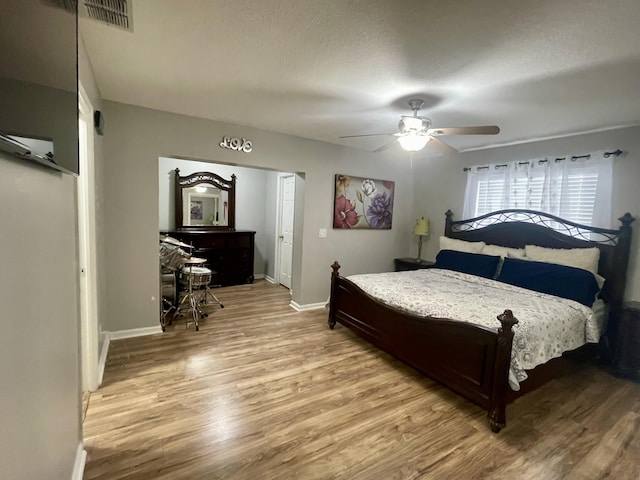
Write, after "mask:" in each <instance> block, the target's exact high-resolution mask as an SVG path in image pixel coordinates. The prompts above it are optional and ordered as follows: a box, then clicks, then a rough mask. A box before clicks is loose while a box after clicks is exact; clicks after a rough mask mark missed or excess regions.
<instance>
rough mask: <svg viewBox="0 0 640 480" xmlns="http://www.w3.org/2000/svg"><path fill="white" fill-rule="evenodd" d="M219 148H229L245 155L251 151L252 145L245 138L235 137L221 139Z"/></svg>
mask: <svg viewBox="0 0 640 480" xmlns="http://www.w3.org/2000/svg"><path fill="white" fill-rule="evenodd" d="M220 147H222V148H229V149H231V150H236V151H238V152H245V153H249V152H250V151H251V150H253V145H252V144H251V142H250V141H249V140H247V139H246V138H237V137H222V141H221V142H220Z"/></svg>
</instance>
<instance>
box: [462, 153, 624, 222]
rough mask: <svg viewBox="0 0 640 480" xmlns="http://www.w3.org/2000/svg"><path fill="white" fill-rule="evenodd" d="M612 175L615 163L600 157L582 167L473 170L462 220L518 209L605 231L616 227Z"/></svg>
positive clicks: (570, 163)
mask: <svg viewBox="0 0 640 480" xmlns="http://www.w3.org/2000/svg"><path fill="white" fill-rule="evenodd" d="M594 157H595V158H594ZM612 170H613V168H612V160H611V159H609V158H604V157H603V156H602V155H596V154H593V155H590V158H589V159H583V160H580V161H574V160H571V159H568V160H557V161H531V162H513V163H510V164H504V165H487V166H480V167H471V169H469V171H468V176H467V188H466V192H465V203H464V212H463V218H474V217H478V216H481V215H485V214H487V213H490V212H494V211H496V210H505V209H512V208H518V209H527V210H536V211H542V212H546V213H550V214H552V215H556V216H558V217H561V218H563V219H566V220H570V221H573V222H576V223H580V224H583V225H597V226H603V227H606V226H609V225H610V224H611V182H612Z"/></svg>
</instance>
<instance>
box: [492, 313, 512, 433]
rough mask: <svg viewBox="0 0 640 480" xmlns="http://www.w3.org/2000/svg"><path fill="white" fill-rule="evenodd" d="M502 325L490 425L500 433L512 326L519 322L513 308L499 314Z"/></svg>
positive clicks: (504, 423) (499, 335)
mask: <svg viewBox="0 0 640 480" xmlns="http://www.w3.org/2000/svg"><path fill="white" fill-rule="evenodd" d="M497 319H498V320H500V323H501V324H502V326H501V327H500V328H498V339H497V342H496V358H495V363H494V364H493V382H492V384H491V398H490V399H489V413H488V415H487V416H488V418H489V425H490V426H491V430H492V431H494V432H495V433H498V432H499V431H500V430H501V429H502V428H503V427H504V426H505V425H506V424H507V418H506V415H505V410H506V407H507V398H506V397H507V388H508V386H509V365H510V363H511V346H512V343H513V330H512V327H513V326H514V325H515V324H516V323H518V319H517V318H515V317H514V316H513V312H512V311H511V310H505V311H504V313H502V314H501V315H498V316H497Z"/></svg>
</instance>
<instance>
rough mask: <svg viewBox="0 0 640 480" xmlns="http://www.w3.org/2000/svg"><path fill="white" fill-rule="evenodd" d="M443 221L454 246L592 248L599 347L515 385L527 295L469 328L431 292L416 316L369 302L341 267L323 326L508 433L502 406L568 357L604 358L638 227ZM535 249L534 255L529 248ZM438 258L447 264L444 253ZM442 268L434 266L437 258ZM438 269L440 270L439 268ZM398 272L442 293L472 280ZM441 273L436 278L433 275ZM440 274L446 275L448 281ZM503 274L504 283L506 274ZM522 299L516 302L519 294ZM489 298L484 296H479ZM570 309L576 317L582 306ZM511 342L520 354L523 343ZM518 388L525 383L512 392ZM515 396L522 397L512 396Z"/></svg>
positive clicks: (523, 214) (513, 213) (503, 216)
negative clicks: (361, 342) (341, 329)
mask: <svg viewBox="0 0 640 480" xmlns="http://www.w3.org/2000/svg"><path fill="white" fill-rule="evenodd" d="M445 215H446V222H445V232H444V233H445V237H446V238H447V239H453V241H454V242H455V241H462V242H463V243H466V242H484V243H485V244H489V245H491V246H499V247H507V248H510V249H523V248H525V246H529V247H527V248H532V249H533V248H537V247H541V251H546V249H578V248H580V249H588V248H593V247H596V248H597V249H598V252H597V253H598V256H599V258H598V259H597V261H596V267H595V268H596V269H597V274H598V275H600V276H601V277H603V278H604V279H606V281H605V282H604V285H603V286H602V285H601V284H599V286H598V289H599V287H600V286H602V288H601V290H600V289H599V291H598V297H599V299H600V300H599V301H601V302H604V303H605V304H606V314H605V318H604V321H603V322H601V323H600V330H597V333H592V336H593V335H597V336H598V337H599V338H596V339H595V341H594V339H591V340H590V342H591V343H585V345H583V346H579V347H576V346H575V345H569V348H566V349H565V350H571V351H569V352H567V353H565V354H564V355H558V354H552V355H551V357H552V359H551V360H549V361H546V362H545V363H544V364H541V365H538V366H536V367H535V368H533V369H532V370H527V371H526V374H525V375H523V376H521V377H520V379H516V380H515V381H514V378H513V377H514V365H513V358H514V355H512V354H513V353H514V351H515V350H514V348H513V345H514V334H516V333H518V332H519V331H520V330H519V328H520V327H521V325H518V312H519V305H518V303H520V305H521V310H522V313H523V314H524V313H525V310H526V309H525V305H524V303H527V302H523V301H522V300H521V299H522V298H523V297H517V296H514V297H510V296H509V295H503V294H502V293H499V294H498V299H499V301H505V302H509V300H508V299H509V298H511V302H512V303H515V304H509V303H507V304H504V305H503V306H501V307H500V308H499V309H497V310H496V311H495V312H494V313H493V314H492V315H489V314H486V313H485V317H487V316H490V317H491V318H490V319H488V318H485V319H484V321H483V322H481V323H482V324H475V323H472V321H469V320H468V319H467V318H456V319H453V318H455V317H453V318H451V317H452V316H450V315H447V314H444V313H443V310H442V308H441V307H442V305H441V303H438V302H439V300H437V299H438V298H439V297H438V295H436V292H435V291H434V290H427V291H428V292H429V293H428V294H420V295H418V296H417V297H419V300H420V301H424V300H425V298H424V297H429V301H430V300H431V299H432V298H433V299H436V300H435V301H434V302H432V304H433V309H431V310H429V307H428V306H423V308H422V310H415V309H414V310H412V309H411V308H407V307H404V306H402V307H401V306H398V305H396V304H394V302H393V301H390V300H389V299H385V300H381V299H380V298H381V297H380V295H379V292H375V294H373V293H372V294H370V293H367V292H365V290H364V289H363V288H361V286H359V285H358V284H362V282H361V279H360V278H357V277H358V276H353V279H349V278H347V277H343V276H341V275H340V273H339V269H340V265H339V264H338V262H337V261H336V262H334V264H333V265H332V266H331V267H332V274H331V298H330V303H329V319H328V324H329V327H330V328H331V329H333V328H334V327H335V325H336V323H340V324H342V325H344V326H346V327H348V328H350V329H351V330H353V331H354V332H355V333H356V334H358V335H359V336H361V337H362V338H363V339H365V340H367V341H368V342H370V343H372V344H373V345H375V346H377V347H378V348H380V349H382V350H384V351H386V352H387V353H389V354H391V355H392V356H394V357H395V358H397V359H399V360H401V361H402V362H404V363H406V364H408V365H410V366H411V367H413V368H415V369H416V370H418V371H420V372H421V373H423V374H425V375H427V376H429V377H431V378H433V379H434V380H436V381H438V382H440V383H442V384H443V385H445V386H447V387H448V388H450V389H451V390H453V391H455V392H457V393H459V394H461V395H463V396H464V397H466V398H467V399H469V400H471V401H472V402H474V403H476V404H477V405H479V406H481V407H482V408H485V409H486V410H487V417H488V421H489V425H490V427H491V429H492V430H493V431H494V432H499V431H500V430H501V429H502V428H503V427H504V426H505V425H506V415H505V410H506V405H507V404H508V403H509V402H511V401H513V400H515V398H517V397H518V396H520V395H522V394H524V393H526V392H527V391H530V390H532V389H534V388H536V387H537V386H539V385H540V384H542V383H544V382H545V381H547V380H548V379H549V378H554V377H555V376H559V375H560V372H562V371H563V367H565V368H566V365H565V362H566V360H565V359H566V358H567V357H584V358H587V359H593V358H594V356H595V354H596V353H595V352H596V351H599V352H600V353H601V354H603V355H606V352H607V350H608V343H609V339H610V338H611V336H612V335H615V333H616V326H617V323H616V319H617V317H618V313H617V312H618V311H619V309H620V306H621V304H622V300H623V295H624V289H625V284H626V272H627V264H628V260H629V251H630V245H631V223H632V222H633V220H634V219H633V217H632V216H631V215H630V214H629V213H627V214H625V215H624V216H622V217H621V218H620V219H619V220H620V222H621V226H620V228H619V229H604V228H597V227H591V226H585V225H579V224H576V223H573V222H569V221H566V220H562V219H560V218H558V217H555V216H552V215H548V214H545V213H541V212H535V211H531V210H502V211H498V212H493V213H490V214H487V215H484V216H481V217H477V218H473V219H468V220H459V221H454V220H453V214H452V212H451V211H447V212H446V214H445ZM470 244H471V243H470ZM532 245H533V246H536V247H531V246H532ZM527 251H528V250H527ZM532 251H533V250H532ZM564 251H568V250H563V252H564ZM440 253H441V254H443V258H444V257H445V256H446V255H445V254H447V253H448V252H446V251H445V252H440ZM471 255H473V254H471ZM480 256H482V255H480ZM480 256H478V257H480ZM508 257H509V255H505V258H503V259H501V260H500V265H501V267H503V266H504V267H505V268H506V267H508V269H509V268H512V266H513V265H516V266H518V265H517V264H519V263H522V262H523V261H524V262H525V263H526V261H525V260H524V259H514V260H511V259H508ZM456 258H457V257H456ZM473 258H476V257H473ZM527 261H528V259H527ZM438 262H440V254H439V257H438ZM533 263H534V264H537V263H538V262H533ZM520 266H521V265H520ZM436 267H440V265H439V264H438V263H436ZM526 268H529V267H528V266H527V267H526ZM508 269H507V270H508ZM507 270H505V272H507ZM565 270H566V269H565ZM573 270H575V269H573ZM498 271H500V269H498ZM563 272H564V270H563ZM594 273H596V272H595V271H594ZM401 274H408V275H409V276H413V277H416V278H414V279H413V280H412V281H422V280H421V279H422V277H425V278H426V277H430V278H431V280H428V279H427V280H424V281H431V282H432V283H431V284H429V285H430V287H429V288H434V287H433V285H432V284H433V283H435V284H438V283H441V284H443V285H444V284H448V283H449V282H454V280H448V277H446V275H449V277H451V276H453V277H460V278H461V279H462V280H461V281H475V280H474V279H472V278H468V277H469V274H468V273H464V272H453V273H447V272H446V271H443V270H441V269H440V268H436V269H434V270H433V271H432V272H429V271H428V270H424V271H417V272H399V273H397V274H396V275H401ZM438 274H439V275H440V277H438V276H437V275H438ZM442 274H445V277H446V279H445V280H443V278H445V277H443V276H442ZM390 275H393V274H390ZM434 275H435V276H436V277H435V278H436V281H435V282H434V280H433V278H434ZM500 275H502V272H501V273H500ZM505 275H508V272H507V273H505ZM596 277H597V275H596ZM399 278H401V277H394V278H393V279H392V282H393V283H395V284H400V283H403V282H400V281H399V280H398V279H399ZM402 278H404V277H402ZM438 279H439V280H438ZM455 281H458V280H455ZM482 282H484V283H486V284H491V285H490V286H493V285H494V284H497V283H501V282H497V281H496V280H494V279H490V278H489V277H488V276H487V278H486V279H482V281H481V282H480V283H482ZM374 283H375V279H374ZM564 283H565V284H566V283H572V282H564ZM477 288H478V287H477V286H472V287H471V290H470V291H471V292H473V291H474V289H477ZM516 290H522V288H520V287H518V286H516ZM516 293H518V292H516ZM519 293H520V294H522V292H519ZM465 295H467V294H465ZM482 295H484V294H482ZM487 295H488V294H487ZM542 296H545V295H542ZM546 296H548V295H546ZM478 298H480V297H473V295H472V293H469V294H468V298H467V299H465V298H460V299H459V301H460V302H461V303H470V304H473V303H474V302H476V303H478V302H479V301H478ZM485 298H488V297H486V296H485ZM518 298H520V300H519V299H518ZM551 300H553V298H552V299H551ZM413 303H416V302H413ZM423 303H424V302H423ZM427 303H428V302H427ZM556 303H557V302H556ZM565 303H566V302H565ZM569 303H575V302H569ZM583 303H584V302H583ZM489 304H490V305H497V304H496V301H495V299H494V300H493V301H492V302H489V301H488V300H487V305H489ZM425 308H426V310H425ZM491 308H495V307H491ZM574 309H575V310H580V308H578V307H575V308H574ZM452 310H455V308H454V309H452ZM478 310H482V309H478ZM416 312H417V313H416ZM425 312H426V313H425ZM429 312H435V313H429ZM585 312H586V311H585ZM458 314H459V313H458ZM585 314H586V313H585ZM554 315H557V313H556V314H554ZM494 318H495V320H494ZM492 322H493V323H492ZM517 342H518V345H517V346H519V345H520V342H519V340H517ZM598 343H599V344H600V346H599V348H595V347H594V345H597V344H598ZM516 370H517V369H516ZM510 377H511V378H510ZM522 377H524V378H526V379H523V378H522ZM517 380H522V381H521V382H518V383H517V384H516V385H514V383H516V382H517ZM510 384H511V386H510ZM514 388H519V390H518V391H516V390H514Z"/></svg>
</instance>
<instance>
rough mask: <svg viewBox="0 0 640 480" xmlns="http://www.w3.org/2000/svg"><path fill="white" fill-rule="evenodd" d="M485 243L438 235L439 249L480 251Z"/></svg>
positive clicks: (468, 251)
mask: <svg viewBox="0 0 640 480" xmlns="http://www.w3.org/2000/svg"><path fill="white" fill-rule="evenodd" d="M485 245H486V243H484V242H465V241H464V240H458V239H457V238H449V237H444V236H443V237H440V250H456V251H458V252H467V253H481V252H482V249H483V248H484V246H485Z"/></svg>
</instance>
